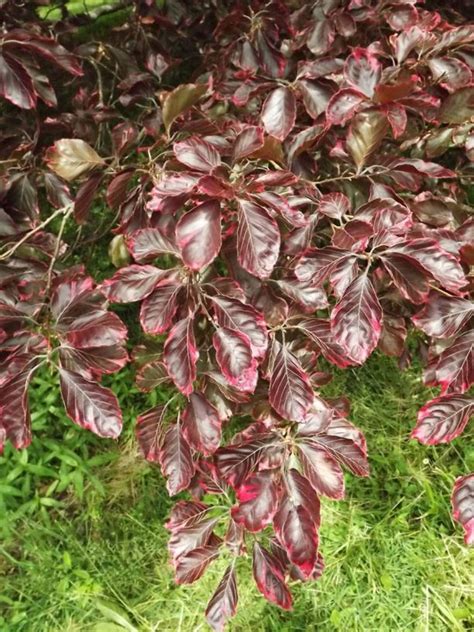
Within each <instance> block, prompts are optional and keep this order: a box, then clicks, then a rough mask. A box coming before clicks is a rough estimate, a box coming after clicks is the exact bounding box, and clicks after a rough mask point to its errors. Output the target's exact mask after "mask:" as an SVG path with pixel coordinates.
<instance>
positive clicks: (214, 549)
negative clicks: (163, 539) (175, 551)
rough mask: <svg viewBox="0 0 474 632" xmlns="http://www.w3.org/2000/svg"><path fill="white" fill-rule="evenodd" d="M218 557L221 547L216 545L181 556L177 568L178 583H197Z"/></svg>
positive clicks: (203, 547)
mask: <svg viewBox="0 0 474 632" xmlns="http://www.w3.org/2000/svg"><path fill="white" fill-rule="evenodd" d="M218 555H219V547H218V546H216V545H207V546H202V547H199V548H197V549H194V550H193V551H190V552H189V553H186V554H184V555H180V556H179V557H178V559H177V561H176V567H175V575H176V583H177V584H192V583H193V582H195V581H197V580H198V579H199V578H200V577H202V575H203V574H204V571H205V570H206V569H207V567H208V566H209V564H210V563H211V562H212V561H213V560H215V559H216V557H217V556H218Z"/></svg>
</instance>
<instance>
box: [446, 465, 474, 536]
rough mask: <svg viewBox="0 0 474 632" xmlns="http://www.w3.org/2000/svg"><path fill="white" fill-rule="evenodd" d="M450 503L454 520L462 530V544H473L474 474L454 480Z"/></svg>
mask: <svg viewBox="0 0 474 632" xmlns="http://www.w3.org/2000/svg"><path fill="white" fill-rule="evenodd" d="M451 503H452V507H453V517H454V519H455V520H456V521H457V522H459V524H460V525H462V526H463V528H464V532H465V535H464V542H465V543H466V544H474V474H467V475H466V476H460V477H459V478H457V479H456V482H455V484H454V489H453V495H452V497H451Z"/></svg>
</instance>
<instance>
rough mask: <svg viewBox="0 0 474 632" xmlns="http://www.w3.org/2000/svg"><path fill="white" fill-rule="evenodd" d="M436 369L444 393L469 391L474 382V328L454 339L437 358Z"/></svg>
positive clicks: (437, 378)
mask: <svg viewBox="0 0 474 632" xmlns="http://www.w3.org/2000/svg"><path fill="white" fill-rule="evenodd" d="M434 371H435V376H436V383H437V384H440V386H441V387H442V388H441V392H442V393H446V392H447V391H448V390H449V391H451V392H452V391H455V392H456V393H464V392H465V391H467V389H468V388H469V387H470V386H471V384H473V383H474V330H472V329H471V330H469V331H466V332H465V333H463V334H461V335H460V336H459V337H458V338H455V339H454V342H453V343H452V344H451V345H450V346H449V347H447V348H446V349H445V350H444V351H443V352H442V353H441V354H440V355H439V357H438V358H437V359H436V367H435V369H434Z"/></svg>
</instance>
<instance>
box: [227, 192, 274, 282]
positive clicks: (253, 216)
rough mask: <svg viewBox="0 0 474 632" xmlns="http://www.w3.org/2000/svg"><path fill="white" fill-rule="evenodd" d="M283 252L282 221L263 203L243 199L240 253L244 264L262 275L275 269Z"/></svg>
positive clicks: (253, 271) (240, 212)
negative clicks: (281, 240)
mask: <svg viewBox="0 0 474 632" xmlns="http://www.w3.org/2000/svg"><path fill="white" fill-rule="evenodd" d="M279 252H280V231H279V228H278V224H277V223H276V222H275V220H274V219H273V218H272V217H271V216H270V214H269V213H268V211H266V210H265V209H264V208H263V207H262V206H259V205H257V204H254V203H253V202H249V201H248V200H243V199H239V223H238V226H237V254H238V259H239V263H240V265H241V266H242V267H243V268H244V269H245V270H247V272H250V274H253V275H255V276H256V277H258V278H260V279H266V278H267V277H269V276H270V275H271V273H272V270H273V268H274V267H275V264H276V262H277V259H278V254H279Z"/></svg>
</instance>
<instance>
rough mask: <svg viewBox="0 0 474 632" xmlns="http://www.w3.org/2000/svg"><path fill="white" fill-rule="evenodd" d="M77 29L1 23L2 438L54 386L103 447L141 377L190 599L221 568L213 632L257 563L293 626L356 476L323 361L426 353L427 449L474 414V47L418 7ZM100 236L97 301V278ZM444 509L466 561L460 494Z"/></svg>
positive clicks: (105, 16) (173, 7)
mask: <svg viewBox="0 0 474 632" xmlns="http://www.w3.org/2000/svg"><path fill="white" fill-rule="evenodd" d="M38 4H41V5H45V4H49V3H47V2H46V3H45V2H43V1H42V2H40V3H38ZM94 4H97V3H94ZM56 5H58V6H56ZM69 8H70V7H68V5H67V4H65V3H59V4H58V3H56V4H55V3H51V6H50V7H44V6H42V7H41V9H38V10H36V8H35V6H34V4H33V3H26V4H25V5H22V6H20V7H19V6H18V4H17V3H15V2H13V1H9V0H7V1H6V2H3V14H4V15H3V19H4V32H5V35H4V36H3V39H2V44H1V53H0V54H1V57H0V69H1V74H2V81H1V82H0V94H1V95H2V96H3V97H4V99H5V100H6V105H5V108H4V111H3V112H4V113H3V117H2V118H3V121H2V123H3V129H4V130H8V131H6V132H5V133H4V134H3V138H2V143H1V145H0V153H1V155H0V159H1V165H2V171H3V175H2V190H1V196H2V211H1V213H2V215H1V218H0V219H1V224H0V225H1V229H2V233H1V238H2V244H3V252H2V254H1V255H0V259H1V262H2V263H1V264H0V265H1V272H2V276H1V288H0V293H1V296H0V326H1V335H0V345H1V354H2V357H1V365H0V366H1V373H0V395H1V399H0V401H1V410H0V442H1V443H3V442H4V441H5V439H9V440H10V441H11V442H12V443H13V444H14V445H15V447H17V448H22V447H26V446H27V445H28V444H29V443H30V441H31V431H30V421H29V409H28V387H29V384H30V381H31V379H32V377H33V375H34V374H35V372H36V371H37V370H38V369H39V368H40V367H45V366H46V367H48V368H50V369H51V371H53V372H55V373H57V374H58V376H59V384H60V389H61V394H62V398H63V401H64V406H65V409H66V412H67V414H68V416H69V417H70V418H71V419H72V420H73V421H74V422H75V423H76V424H78V425H79V426H82V427H84V428H87V429H89V430H92V431H93V432H95V433H96V434H98V435H99V436H101V437H109V438H116V437H118V435H119V434H120V432H121V429H122V414H121V411H120V407H119V403H118V400H117V397H116V396H115V395H114V393H113V392H112V390H111V389H110V388H108V387H105V386H103V385H102V384H101V380H102V378H103V377H104V376H105V375H108V374H112V373H115V372H117V371H119V370H120V369H122V368H123V367H124V366H125V365H126V364H127V363H128V362H129V361H132V362H133V364H134V365H135V367H136V369H137V373H136V375H137V385H138V387H139V388H140V389H141V390H143V391H145V392H149V391H152V390H154V389H156V388H157V387H160V388H161V389H162V388H164V389H167V392H169V397H168V398H167V400H166V402H165V403H163V404H159V405H157V406H155V407H154V408H152V409H150V410H148V411H146V412H144V413H143V414H141V415H139V416H138V419H137V422H136V430H137V438H138V442H139V444H140V447H141V450H142V452H143V454H144V456H145V458H146V459H148V460H149V461H152V462H157V463H159V464H160V466H161V470H162V472H163V474H164V475H165V476H166V477H167V487H168V491H169V493H170V494H171V495H176V494H178V493H180V492H183V491H185V490H187V491H188V492H189V494H190V497H191V499H189V496H187V497H186V499H181V500H179V501H178V502H177V503H176V505H175V507H174V509H173V510H172V512H171V516H170V518H169V520H168V522H167V528H168V529H169V530H170V532H171V538H170V543H169V549H170V554H171V558H172V561H173V565H174V568H175V572H176V580H177V582H178V583H191V582H194V581H196V580H197V579H199V578H200V577H201V576H202V574H203V573H204V571H205V570H206V568H207V567H208V565H209V564H210V563H212V561H213V560H214V559H215V558H216V557H218V556H223V557H224V558H227V559H228V560H229V565H228V568H227V570H226V571H225V573H224V575H223V577H222V580H221V582H220V583H219V585H218V587H217V590H216V592H215V593H214V595H213V596H212V597H211V599H210V602H209V605H208V608H207V611H206V615H207V619H208V622H209V623H210V625H211V626H212V627H213V628H215V629H222V627H223V626H224V624H225V622H226V620H227V619H228V618H229V617H230V616H232V615H233V614H234V613H235V610H236V607H237V599H238V597H237V585H236V574H235V564H236V560H237V559H238V557H239V556H240V555H251V556H252V559H253V574H254V579H255V582H256V584H257V587H258V589H259V590H260V592H261V593H262V594H263V595H264V596H265V597H266V598H267V599H268V600H269V601H271V602H273V603H275V604H277V605H279V606H280V607H282V608H285V609H290V608H291V605H292V596H291V593H290V590H289V588H288V584H287V582H288V579H289V578H291V579H293V580H301V581H306V580H309V579H317V578H318V577H319V576H320V574H321V573H322V571H323V568H324V561H323V559H322V556H321V554H320V553H319V552H318V532H319V525H320V511H319V509H320V500H319V499H320V497H321V496H327V497H329V498H333V499H340V498H342V497H343V496H344V475H343V470H342V468H343V467H345V468H347V469H348V470H349V471H351V472H352V473H353V474H355V475H357V476H368V474H369V465H368V460H367V450H366V443H365V439H364V436H363V434H362V433H361V432H360V430H358V429H357V428H356V427H355V426H354V425H353V424H352V423H351V422H350V421H349V419H348V414H349V402H348V401H347V399H346V398H345V397H344V396H343V395H342V396H340V397H337V398H334V399H328V398H323V397H322V396H320V394H319V389H320V388H321V387H322V386H323V385H325V384H327V382H328V381H329V380H330V379H331V365H335V366H336V367H339V368H345V367H348V366H357V365H361V364H364V362H365V361H366V360H367V358H368V357H369V356H370V355H371V354H372V353H373V352H374V350H375V349H376V348H377V349H379V350H380V351H382V352H383V353H385V354H387V355H390V356H395V357H397V358H398V359H399V366H400V368H403V367H404V366H406V365H407V364H408V363H409V362H410V361H411V359H412V357H413V356H414V355H418V356H420V357H421V358H422V360H424V362H425V364H426V368H425V373H424V377H425V383H426V384H427V385H429V386H439V387H440V389H441V392H440V395H439V396H438V397H436V398H435V399H433V400H431V401H429V402H428V403H427V404H425V405H424V406H423V407H422V408H421V410H420V412H419V415H418V422H417V424H416V426H415V428H414V430H413V433H412V436H413V437H414V438H416V439H418V440H419V441H420V442H421V443H425V444H429V445H431V444H435V443H445V442H448V441H450V440H452V439H454V438H455V437H457V436H459V435H460V434H461V432H462V431H463V429H464V428H465V426H466V424H467V422H468V420H469V417H470V415H471V413H472V412H473V410H474V400H473V398H472V397H470V396H469V394H468V389H469V387H470V385H471V383H472V382H473V373H474V369H473V355H472V354H473V352H472V347H473V331H472V327H471V326H470V325H471V323H472V317H473V310H474V307H473V303H472V302H471V301H470V300H469V288H470V283H471V279H470V278H469V268H470V266H471V265H472V263H473V250H472V236H473V227H474V223H473V221H472V218H470V216H469V202H470V200H471V198H472V187H471V185H470V181H471V179H472V169H471V168H470V162H471V161H472V160H473V157H474V135H473V133H472V131H471V130H472V124H471V122H470V121H471V119H472V117H473V116H474V88H473V86H472V54H471V50H472V42H473V41H474V28H473V27H472V26H469V25H466V24H464V23H463V20H462V17H461V16H460V15H459V14H458V13H456V11H455V10H453V9H451V10H450V11H449V16H448V15H444V14H440V13H439V12H437V11H436V10H434V9H431V10H426V9H424V8H423V7H422V6H419V7H417V6H415V3H414V2H412V1H411V0H392V1H391V2H384V1H383V0H380V1H378V2H375V3H371V2H369V1H368V0H351V1H350V2H346V1H342V0H341V1H340V0H320V1H319V2H316V3H315V4H314V6H309V5H308V3H305V2H299V1H298V0H296V1H295V2H291V3H287V2H279V1H274V2H270V3H264V2H260V1H258V0H255V1H254V2H252V3H237V4H236V3H234V2H227V1H225V0H219V1H215V2H210V1H209V2H203V3H199V6H187V5H186V4H184V3H181V2H179V1H177V0H173V1H170V2H165V3H162V2H158V3H154V2H152V1H150V0H137V1H135V2H130V1H125V2H116V3H114V4H112V5H106V6H104V7H102V8H100V7H99V8H98V9H97V8H96V9H94V11H91V12H88V13H86V14H84V15H80V16H75V15H74V14H73V13H72V12H70V11H69ZM448 17H449V19H450V20H451V21H452V23H448V21H447V18H448ZM51 19H53V21H51ZM48 20H49V21H48ZM51 30H53V31H54V32H55V33H56V38H52V37H51V36H50V32H51ZM104 205H105V206H106V208H107V210H106V211H104V210H103V209H104ZM104 241H105V242H107V243H108V245H109V255H110V260H111V262H112V264H113V265H114V266H115V267H117V268H118V270H117V271H116V272H115V273H114V274H112V275H111V274H107V273H106V275H105V276H106V277H107V278H105V279H104V274H103V271H102V270H97V269H96V268H95V267H94V266H93V265H89V266H88V268H89V270H88V271H86V265H85V264H87V263H88V262H89V264H90V261H91V259H89V257H88V255H87V250H88V249H89V248H91V247H95V246H97V245H99V247H100V245H101V244H103V243H104ZM91 275H93V276H94V278H93V276H91ZM137 302H139V303H140V309H139V316H138V314H136V312H132V317H130V312H127V313H125V312H124V313H123V314H122V312H120V311H119V310H120V308H119V309H118V310H117V313H116V312H115V311H112V310H111V309H110V308H109V305H110V303H119V304H122V303H124V304H128V303H137ZM119 314H122V315H123V316H124V317H125V316H126V317H127V325H128V327H126V326H125V324H124V322H123V321H122V319H121V318H120V317H119ZM137 316H138V318H137ZM137 320H139V323H140V327H141V330H142V332H143V334H144V335H140V334H139V332H138V331H137V329H138V327H137ZM128 334H130V338H132V339H133V342H134V344H133V345H129V346H132V347H133V349H132V352H131V357H130V356H129V351H128V348H127V338H128ZM453 508H454V516H455V518H456V519H457V520H458V521H459V522H460V523H461V524H462V525H463V526H464V529H465V532H466V537H465V539H466V542H467V543H472V541H473V540H474V474H467V475H465V476H462V477H460V478H458V479H457V481H456V483H455V486H454V492H453Z"/></svg>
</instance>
